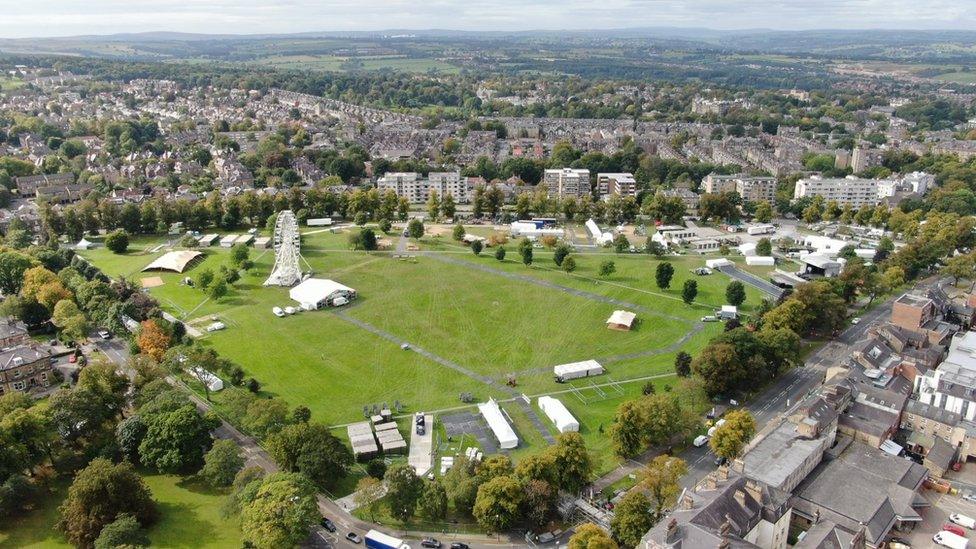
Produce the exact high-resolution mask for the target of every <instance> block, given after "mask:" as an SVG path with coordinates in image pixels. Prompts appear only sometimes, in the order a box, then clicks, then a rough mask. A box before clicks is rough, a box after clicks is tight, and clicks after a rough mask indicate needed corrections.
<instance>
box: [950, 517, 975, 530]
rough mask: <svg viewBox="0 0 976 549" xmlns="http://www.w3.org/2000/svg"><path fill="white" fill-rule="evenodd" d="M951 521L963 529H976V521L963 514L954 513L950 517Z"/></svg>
mask: <svg viewBox="0 0 976 549" xmlns="http://www.w3.org/2000/svg"><path fill="white" fill-rule="evenodd" d="M949 520H951V521H952V522H954V523H956V524H958V525H959V526H962V527H963V528H969V529H970V530H973V529H976V520H974V519H973V518H972V517H969V516H966V515H964V514H962V513H952V514H951V515H949Z"/></svg>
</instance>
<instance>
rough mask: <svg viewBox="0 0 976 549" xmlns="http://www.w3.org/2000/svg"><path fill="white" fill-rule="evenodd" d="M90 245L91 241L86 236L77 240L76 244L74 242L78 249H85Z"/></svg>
mask: <svg viewBox="0 0 976 549" xmlns="http://www.w3.org/2000/svg"><path fill="white" fill-rule="evenodd" d="M91 247H92V243H91V241H89V240H88V239H86V238H82V239H81V240H79V241H78V243H77V244H75V248H78V249H79V250H87V249H88V248H91Z"/></svg>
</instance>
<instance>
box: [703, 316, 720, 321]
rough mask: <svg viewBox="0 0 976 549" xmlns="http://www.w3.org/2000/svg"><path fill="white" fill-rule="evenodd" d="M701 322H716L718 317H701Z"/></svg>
mask: <svg viewBox="0 0 976 549" xmlns="http://www.w3.org/2000/svg"><path fill="white" fill-rule="evenodd" d="M701 321H702V322H718V317H717V316H713V315H708V316H703V317H701Z"/></svg>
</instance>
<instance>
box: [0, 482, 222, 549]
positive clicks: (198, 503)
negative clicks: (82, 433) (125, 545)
mask: <svg viewBox="0 0 976 549" xmlns="http://www.w3.org/2000/svg"><path fill="white" fill-rule="evenodd" d="M143 478H144V480H145V481H146V484H147V485H148V486H149V489H150V491H151V492H152V495H153V499H154V500H155V501H156V503H157V504H158V505H159V511H160V520H159V522H157V523H156V524H154V525H153V526H152V527H151V528H150V529H149V539H150V542H151V543H152V546H153V547H168V548H187V549H189V548H197V547H206V548H211V549H218V548H236V547H240V545H241V530H240V526H239V524H238V522H237V519H236V518H230V519H228V518H224V517H223V516H222V515H221V508H222V506H223V504H224V499H225V498H226V492H225V491H222V490H221V491H215V490H213V489H212V488H209V487H207V486H204V485H200V484H198V483H196V482H193V481H189V480H184V479H182V478H181V477H178V476H174V475H157V474H146V475H145V476H144V477H143ZM66 493H67V482H59V483H57V484H55V486H54V489H53V490H52V492H51V493H50V495H49V496H48V497H46V498H45V499H44V500H43V501H42V502H41V504H40V506H39V507H38V509H35V510H34V511H33V512H31V513H29V514H27V515H26V516H24V517H20V518H17V519H15V520H11V521H9V522H8V521H0V547H5V548H6V547H9V548H18V549H26V548H37V549H41V548H44V549H48V548H50V549H57V548H62V547H63V548H69V547H71V544H69V543H68V542H67V541H65V540H64V538H63V537H62V536H61V534H60V533H58V532H57V531H56V530H54V525H55V523H56V522H57V520H58V506H59V505H60V504H61V501H62V500H63V499H64V497H65V495H66Z"/></svg>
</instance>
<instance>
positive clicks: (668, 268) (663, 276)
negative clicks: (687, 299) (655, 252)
mask: <svg viewBox="0 0 976 549" xmlns="http://www.w3.org/2000/svg"><path fill="white" fill-rule="evenodd" d="M673 277H674V266H673V265H671V264H670V263H668V262H667V261H665V262H664V263H658V265H657V269H656V270H655V271H654V282H655V283H656V284H657V287H658V288H660V289H662V290H667V289H668V288H670V287H671V279H672V278H673Z"/></svg>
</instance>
